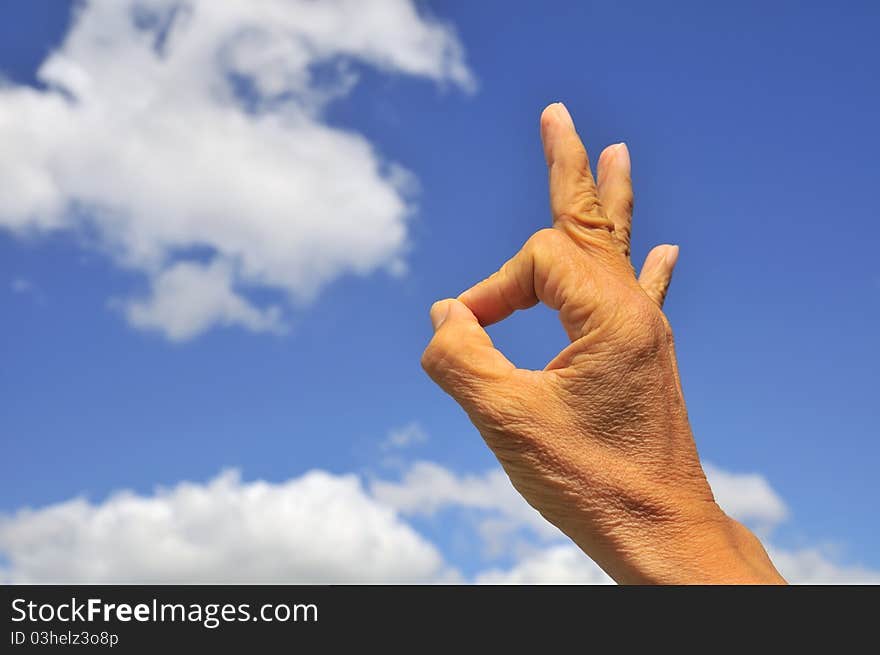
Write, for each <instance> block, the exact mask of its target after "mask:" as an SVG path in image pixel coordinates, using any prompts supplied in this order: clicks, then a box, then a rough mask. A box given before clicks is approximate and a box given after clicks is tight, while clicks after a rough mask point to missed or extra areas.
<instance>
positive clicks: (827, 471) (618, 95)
mask: <svg viewBox="0 0 880 655" xmlns="http://www.w3.org/2000/svg"><path fill="white" fill-rule="evenodd" d="M547 7H548V5H547V4H546V3H538V2H531V3H528V2H521V3H519V2H518V3H473V2H457V1H450V2H443V3H440V2H434V3H430V4H428V5H423V4H419V12H420V16H421V17H422V19H424V20H430V21H432V22H433V21H434V20H439V21H442V23H443V24H445V25H447V26H451V28H453V29H454V33H455V35H457V36H452V37H450V38H454V39H457V41H458V43H460V45H461V47H462V48H463V61H464V62H465V64H466V67H467V69H468V70H469V71H470V74H471V75H472V76H473V78H474V79H475V80H476V85H475V87H474V88H468V83H466V82H463V81H462V80H461V79H456V78H455V75H454V74H448V75H445V79H444V75H442V74H428V73H425V74H406V72H401V71H395V70H393V68H392V69H391V70H382V69H381V67H376V66H375V65H371V64H370V63H369V62H364V61H362V60H358V58H357V57H352V58H350V61H349V62H348V63H347V67H348V68H347V70H348V71H349V72H350V73H355V74H357V77H358V81H357V83H356V85H354V86H353V87H352V88H350V89H346V90H345V91H344V92H340V93H339V97H338V98H336V99H334V100H330V101H329V102H328V103H327V104H326V105H324V106H323V107H322V109H321V110H320V121H321V124H322V125H328V126H330V128H334V129H337V130H342V131H344V132H346V133H357V134H360V135H362V136H363V137H364V138H365V139H366V140H367V141H368V142H369V143H371V144H372V147H373V148H374V149H375V152H376V153H378V155H377V156H379V157H381V159H382V160H383V161H385V162H396V163H398V164H400V165H401V166H403V167H405V168H406V169H407V170H408V171H409V172H410V174H411V175H412V176H413V177H414V178H415V179H417V185H414V186H417V189H416V190H410V191H407V192H406V194H404V195H405V196H406V198H407V199H408V202H410V203H411V205H412V211H411V213H410V214H409V217H408V218H406V220H405V221H403V222H402V223H401V224H403V225H405V227H406V239H405V241H406V244H405V245H404V246H402V247H401V248H400V249H398V252H399V253H402V256H403V259H404V260H405V262H406V271H405V272H404V273H400V272H399V271H398V273H397V274H389V273H388V272H385V271H383V270H381V269H382V267H381V266H375V267H374V268H376V269H377V270H373V271H372V272H369V273H367V274H357V273H349V272H345V271H343V272H340V273H339V274H338V275H333V276H331V278H330V279H329V280H328V281H326V283H324V282H322V283H321V284H319V285H317V286H316V293H315V297H314V298H313V299H311V300H295V301H291V302H288V301H286V300H285V295H284V293H285V290H284V288H281V289H279V286H278V285H275V286H272V285H264V286H260V285H258V284H255V285H252V286H251V287H250V288H249V290H248V293H249V298H250V299H251V300H254V302H262V303H273V304H279V306H281V307H282V308H283V314H284V321H285V325H286V328H285V333H284V334H276V333H274V332H273V331H272V330H268V331H263V332H260V331H256V332H255V331H254V330H250V329H247V328H246V327H241V326H232V327H222V326H219V327H211V328H209V329H206V330H205V331H203V332H201V333H199V334H197V335H196V336H194V337H193V338H189V339H187V340H184V341H172V340H169V339H168V338H166V337H165V336H163V334H162V333H161V332H157V331H156V330H152V331H150V330H146V331H144V330H140V329H137V328H136V327H133V326H132V324H131V322H130V321H126V319H125V316H123V313H122V312H121V311H119V309H118V306H117V305H115V304H114V302H113V301H112V300H111V299H118V298H125V297H129V296H132V295H138V294H143V293H146V290H147V288H148V286H149V282H148V279H147V278H148V277H149V275H150V274H148V275H147V277H145V274H144V270H145V269H144V268H137V267H136V266H126V265H120V264H119V262H118V261H116V260H115V259H114V255H113V254H112V253H110V254H108V252H107V249H108V246H106V244H98V245H96V239H95V237H94V235H93V234H91V233H90V231H89V229H78V228H75V227H74V228H72V227H69V226H67V227H64V228H62V229H57V230H44V229H39V228H33V229H31V228H27V229H25V230H11V229H4V227H3V223H2V222H0V315H2V335H3V338H2V346H0V349H2V350H0V353H2V354H0V357H2V361H3V365H2V368H0V395H2V398H3V400H2V403H0V410H2V411H0V435H2V442H3V457H2V458H0V511H2V512H4V513H6V514H7V515H10V516H11V515H13V513H14V512H16V511H17V510H18V509H20V508H22V507H24V506H30V507H37V508H38V507H43V506H46V505H51V504H53V503H58V502H61V501H64V500H66V499H69V498H71V497H74V496H78V495H84V496H86V497H88V498H89V499H91V500H93V501H95V502H100V501H101V499H103V498H106V497H107V495H108V494H110V493H111V492H113V491H115V490H118V489H131V490H133V491H134V492H136V493H138V494H144V495H149V494H151V493H152V492H153V489H154V488H155V487H156V485H164V486H173V485H175V484H177V483H178V482H180V481H182V480H194V481H205V480H208V479H210V478H212V477H213V476H215V475H216V474H217V473H218V472H219V471H221V470H223V469H227V468H236V469H239V470H240V471H241V474H242V477H243V478H244V479H245V480H253V479H264V480H267V481H269V482H272V483H281V482H283V481H284V480H287V479H289V478H293V477H297V476H300V475H301V474H303V473H305V472H307V471H309V470H311V469H322V470H325V471H328V472H330V473H332V474H334V475H341V474H344V473H347V472H355V473H359V474H361V475H363V476H365V478H364V479H367V480H369V479H372V478H374V477H379V478H383V479H384V478H392V479H393V478H395V476H397V475H400V466H404V468H405V463H404V464H400V462H399V461H398V462H397V463H396V464H395V463H394V462H391V463H390V464H389V461H388V449H387V448H385V449H383V447H382V443H383V441H384V440H385V439H386V438H387V435H388V434H389V433H390V432H391V431H394V430H396V429H400V428H401V427H402V426H407V425H411V424H417V425H418V426H419V429H420V430H421V431H422V432H424V434H425V435H427V438H426V439H425V440H424V441H423V442H419V443H415V444H413V445H412V446H411V448H408V449H406V450H405V451H403V450H402V451H401V455H400V457H401V458H402V459H401V461H404V460H406V461H414V460H424V461H431V462H434V463H436V464H437V465H439V466H442V467H445V468H446V469H448V470H449V471H453V472H455V473H456V474H457V475H466V474H473V475H481V474H482V473H483V472H484V471H486V470H487V469H490V468H492V467H494V465H495V463H494V459H493V457H492V455H491V454H490V453H489V452H488V451H487V449H486V448H485V447H484V445H483V444H482V442H481V440H480V438H479V435H478V434H477V433H476V432H475V430H474V429H473V428H472V427H471V426H470V424H469V422H468V421H467V419H466V417H465V416H464V415H463V413H462V412H461V411H460V410H459V409H458V408H457V406H456V405H455V404H454V403H453V401H451V400H450V399H449V398H447V397H445V396H444V395H443V394H442V393H441V392H440V391H439V390H438V389H437V388H436V387H435V386H434V385H433V384H432V383H431V382H430V380H428V378H427V377H426V376H425V375H424V374H423V373H422V371H421V369H420V367H419V356H420V353H421V350H422V348H423V347H424V345H425V343H426V342H427V340H428V338H429V333H430V324H429V321H428V318H427V309H428V307H429V306H430V304H431V303H432V302H433V301H434V300H436V299H438V298H441V297H447V296H450V295H456V294H457V293H459V292H460V291H461V290H463V289H464V288H466V287H468V286H469V285H470V284H472V283H473V282H474V281H476V280H478V279H480V278H482V277H484V276H486V275H487V274H489V273H490V272H492V271H493V270H494V268H496V267H497V266H498V265H499V264H500V263H501V262H503V261H504V260H505V259H506V258H507V257H509V256H510V255H511V254H512V253H513V252H515V251H516V249H518V247H519V246H520V245H521V244H522V242H523V241H524V240H525V239H526V238H527V237H528V236H529V235H530V234H531V233H532V232H533V231H535V230H536V229H538V228H540V227H543V226H544V225H546V224H547V222H548V221H549V216H548V210H547V199H546V174H545V170H544V162H543V158H542V155H541V149H540V141H539V134H538V123H537V121H538V116H539V114H540V111H541V109H542V108H543V106H544V105H546V104H547V103H549V102H552V101H557V100H562V101H564V102H565V103H566V105H567V106H568V107H569V109H570V110H571V112H572V114H573V115H574V118H575V121H576V122H577V124H578V127H579V131H580V132H581V134H582V136H583V137H584V140H585V142H586V144H587V147H588V149H589V150H590V152H591V154H592V156H593V157H594V158H595V157H596V156H598V153H599V152H600V151H601V148H603V147H604V146H606V145H609V144H611V143H615V142H618V141H626V143H627V144H628V146H629V149H630V151H631V153H632V158H633V166H634V180H635V185H636V214H635V223H634V233H633V234H634V237H633V250H634V255H633V259H634V262H636V263H637V264H638V263H640V262H641V261H642V259H643V258H644V256H645V254H646V253H647V251H648V250H649V249H650V247H652V246H653V245H655V244H657V243H661V242H667V243H677V244H679V245H680V246H681V256H680V259H679V265H678V268H677V270H676V273H675V279H674V280H673V284H672V289H671V291H670V294H669V297H668V299H667V304H666V312H667V315H668V316H669V318H670V321H671V323H672V325H673V328H674V330H675V334H676V343H677V351H678V356H679V361H680V367H681V373H682V378H683V384H684V389H685V395H686V398H687V401H688V408H689V412H690V416H691V419H692V424H693V428H694V432H695V435H696V438H697V443H698V446H699V449H700V452H701V455H702V456H703V458H704V459H706V460H708V461H710V462H712V463H713V464H714V465H716V466H718V467H720V468H722V469H724V470H725V471H730V472H735V473H757V474H760V476H762V477H763V478H764V479H765V480H766V481H768V483H769V484H770V485H772V488H773V490H775V493H776V494H778V496H779V497H781V498H783V499H784V502H785V504H786V505H787V507H788V510H789V517H788V519H787V520H785V521H782V522H780V524H779V525H778V526H775V528H774V531H773V537H772V539H773V543H774V544H775V545H776V546H777V547H779V548H787V549H790V550H797V549H799V548H808V547H810V548H812V547H822V548H825V549H826V551H828V552H830V553H831V554H830V555H829V557H831V558H832V559H833V560H834V561H835V562H838V563H840V564H841V565H849V564H861V565H862V566H864V567H867V568H871V569H878V568H880V555H878V553H880V540H878V536H877V534H878V533H877V529H876V520H874V519H873V517H874V515H875V514H876V509H875V504H876V499H877V497H878V493H880V486H878V482H877V474H876V468H877V462H878V461H880V445H878V443H880V442H878V439H877V437H878V430H877V391H876V385H877V370H878V364H880V357H878V348H877V342H876V326H877V324H878V319H880V273H878V270H877V266H876V264H875V258H876V254H875V251H876V248H877V245H878V243H880V227H878V222H877V220H876V216H877V210H876V179H875V178H876V176H877V173H878V166H877V153H878V152H880V130H878V129H877V126H876V117H877V116H878V115H880V90H878V87H877V84H876V80H877V79H880V70H878V68H880V56H878V54H880V53H878V51H877V45H876V39H875V38H874V37H875V35H876V32H877V30H878V28H880V10H878V8H877V6H876V4H874V3H848V4H847V5H846V6H845V7H842V6H831V5H827V6H826V7H825V8H819V7H813V6H810V7H805V6H804V5H803V3H794V2H792V3H773V4H772V6H770V5H768V4H767V3H757V2H742V3H735V4H730V5H728V6H720V5H718V4H717V3H715V4H707V3H696V2H693V3H691V2H684V3H673V4H672V5H668V4H666V5H663V6H660V5H658V4H657V3H647V2H645V3H580V2H570V3H554V8H553V11H550V10H548V8H547ZM0 17H2V18H0V44H2V45H0V72H2V74H3V76H4V77H6V78H7V80H8V81H10V83H11V84H13V85H17V86H21V85H31V86H34V85H39V83H38V82H37V80H36V70H37V68H38V67H39V65H40V63H41V62H42V61H43V60H44V59H45V57H46V56H47V54H48V53H50V52H51V51H53V50H54V49H56V48H57V47H59V45H60V44H61V42H62V39H63V37H64V35H65V34H66V33H67V31H68V30H69V29H70V23H69V7H68V6H66V5H65V3H62V2H49V1H39V2H37V1H31V0H28V1H24V0H21V1H17V2H11V3H6V4H4V7H3V8H2V9H0ZM450 34H451V32H450ZM341 60H343V61H344V60H345V58H344V57H343V58H341ZM329 74H331V75H332V74H335V73H334V72H333V70H332V68H331V70H330V73H329ZM9 115H11V114H7V115H6V116H7V119H8V116H9ZM3 117H4V114H3V113H2V112H0V133H4V134H5V132H3V131H2V130H3V126H2V120H3ZM6 129H10V128H8V126H7V128H6ZM13 129H14V128H13ZM216 138H220V139H222V138H223V135H222V134H217V135H216ZM11 156H12V155H11V154H10V153H9V152H8V151H7V152H6V153H5V154H4V153H2V152H0V159H6V160H7V161H6V162H4V163H5V164H6V165H8V166H12V165H14V163H15V162H14V161H12V162H11V163H10V160H9V158H10V157H11ZM72 156H73V157H74V159H76V153H74V154H73V155H72ZM233 164H234V167H233V169H245V168H247V167H248V165H249V162H248V161H246V160H243V161H237V162H233ZM0 170H4V169H3V166H0ZM68 191H69V193H70V194H72V195H74V196H75V195H76V193H77V189H75V188H73V189H70V190H68ZM216 193H217V194H218V195H219V196H220V197H221V200H222V194H223V193H224V190H223V188H222V187H221V188H217V191H216ZM0 196H2V194H0ZM86 222H87V221H86ZM98 241H99V239H98ZM491 334H492V336H493V338H495V339H496V343H497V344H498V345H499V347H500V348H501V349H502V350H503V351H504V352H505V353H507V354H508V355H509V356H510V357H511V358H512V359H513V360H514V361H515V362H516V363H518V364H519V365H521V366H526V367H531V368H539V367H543V365H544V364H545V363H546V362H547V361H548V360H549V359H550V358H551V357H552V355H553V354H555V352H556V351H557V350H558V349H559V348H560V347H561V345H562V344H563V339H564V334H563V333H562V330H561V328H560V326H559V325H558V324H557V323H556V320H555V317H554V316H553V315H552V314H551V313H550V312H548V311H546V310H544V309H540V308H539V309H536V310H533V311H531V312H528V313H523V314H521V315H517V316H515V317H513V318H512V319H510V320H509V321H507V322H505V323H503V324H501V325H499V326H497V327H495V328H493V329H492V331H491ZM410 523H411V524H412V525H413V526H414V527H415V529H416V530H417V531H419V532H420V533H421V534H423V535H426V538H428V539H429V540H430V541H431V542H432V543H434V544H436V546H437V548H438V549H439V550H440V552H442V553H443V555H444V557H445V558H446V560H447V562H448V563H450V564H451V565H454V566H455V567H457V568H458V569H459V570H461V571H463V572H464V573H465V574H467V575H470V574H472V573H473V572H475V571H477V570H479V569H480V568H481V567H483V566H484V565H486V557H485V556H484V555H483V554H480V552H477V551H479V549H478V548H475V547H472V546H473V544H472V542H471V540H472V539H474V537H473V536H472V535H471V536H467V535H469V534H470V532H468V530H469V529H470V528H469V526H470V524H469V523H468V520H467V519H466V518H461V513H456V512H445V513H443V512H441V513H440V514H438V515H436V516H433V517H431V516H427V517H424V516H423V517H419V516H416V517H414V518H412V519H410ZM823 552H825V551H823ZM505 557H506V559H505ZM505 557H503V558H501V559H500V560H499V561H500V562H501V563H502V564H504V563H510V562H512V561H513V560H514V559H515V556H514V555H513V554H509V555H507V556H505Z"/></svg>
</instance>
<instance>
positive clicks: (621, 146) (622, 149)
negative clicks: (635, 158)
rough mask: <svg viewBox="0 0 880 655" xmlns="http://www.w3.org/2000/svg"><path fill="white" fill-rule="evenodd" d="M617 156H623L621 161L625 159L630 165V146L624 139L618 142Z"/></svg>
mask: <svg viewBox="0 0 880 655" xmlns="http://www.w3.org/2000/svg"><path fill="white" fill-rule="evenodd" d="M617 156H618V157H620V158H621V161H625V162H626V165H627V167H629V165H630V161H629V148H627V147H626V144H625V143H624V142H623V141H621V142H620V143H618V144H617Z"/></svg>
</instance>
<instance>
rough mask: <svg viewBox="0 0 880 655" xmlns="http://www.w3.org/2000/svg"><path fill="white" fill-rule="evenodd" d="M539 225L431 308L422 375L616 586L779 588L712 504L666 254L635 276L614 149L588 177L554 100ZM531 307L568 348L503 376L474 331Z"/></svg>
mask: <svg viewBox="0 0 880 655" xmlns="http://www.w3.org/2000/svg"><path fill="white" fill-rule="evenodd" d="M541 135H542V139H543V142H544V152H545V156H546V159H547V165H548V168H549V174H550V206H551V213H552V215H553V227H552V228H547V229H543V230H540V231H538V232H537V233H535V234H534V235H533V236H532V237H531V238H530V239H529V240H528V241H527V242H526V244H525V245H524V246H523V248H522V249H521V250H520V251H519V252H518V253H517V254H516V255H515V256H514V257H513V258H512V259H510V260H509V261H508V262H507V263H505V264H504V265H503V266H502V267H501V269H500V270H499V271H498V272H496V273H495V274H493V275H492V276H491V277H489V278H488V279H486V280H483V281H482V282H479V283H478V284H476V285H475V286H473V287H472V288H470V289H468V290H467V291H465V292H464V293H463V294H461V295H460V296H459V297H458V298H457V299H447V300H442V301H439V302H437V303H435V304H434V306H433V307H432V308H431V319H432V322H433V323H434V327H435V333H434V337H433V339H432V340H431V342H430V344H429V345H428V347H427V349H426V350H425V353H424V355H423V357H422V365H423V367H424V368H425V370H426V371H427V372H428V374H429V375H430V376H431V377H432V378H433V379H434V380H435V381H436V382H437V383H438V384H439V385H440V386H441V387H442V388H443V389H444V390H445V391H446V392H447V393H449V394H450V395H451V396H452V397H453V398H454V399H455V400H456V401H458V403H459V404H460V405H461V406H462V408H463V409H464V410H465V411H466V412H467V414H468V416H469V417H470V419H471V420H472V421H473V423H474V425H475V426H476V427H477V429H478V430H479V431H480V433H481V434H482V435H483V438H484V439H485V441H486V443H487V444H488V446H489V447H490V448H491V449H492V451H493V452H494V453H495V455H496V456H497V458H498V460H499V461H500V462H501V465H502V466H503V467H504V470H505V471H506V472H507V474H508V475H509V476H510V479H511V482H512V483H513V485H514V487H515V488H516V489H517V490H518V491H519V492H520V493H521V494H522V495H523V496H524V497H525V499H526V500H527V501H528V502H529V503H530V504H531V505H532V506H533V507H535V508H536V509H537V510H538V511H540V512H541V514H542V515H543V516H544V517H545V518H546V519H547V520H548V521H550V522H551V523H553V524H554V525H556V526H557V527H558V528H559V529H560V530H562V531H563V532H564V533H565V534H567V535H568V536H569V537H571V539H572V540H573V541H574V542H575V543H577V544H578V546H580V547H581V548H582V549H583V550H584V552H586V553H587V554H588V555H589V556H590V557H592V558H593V559H594V560H595V561H596V562H597V563H598V564H599V565H600V566H601V567H602V568H603V569H604V570H605V571H606V572H607V573H608V574H609V575H611V576H612V577H613V578H614V579H615V580H617V581H618V582H621V583H775V582H784V580H782V578H781V577H780V576H779V574H778V573H777V572H776V570H775V568H774V567H773V564H772V563H771V562H770V559H769V558H768V557H767V554H766V553H765V551H764V549H763V547H762V546H761V544H760V542H759V541H758V540H757V538H755V536H754V535H752V533H751V532H749V531H748V530H747V529H746V528H745V527H743V526H742V525H740V524H739V523H737V522H736V521H734V520H733V519H731V518H729V517H727V516H726V515H725V514H724V513H723V512H722V511H721V509H720V508H719V507H718V505H717V504H716V503H715V500H714V498H713V495H712V491H711V489H710V488H709V485H708V483H707V481H706V476H705V474H704V473H703V469H702V467H701V465H700V460H699V457H698V455H697V450H696V446H695V444H694V440H693V436H692V434H691V430H690V425H689V422H688V417H687V410H686V408H685V402H684V397H683V395H682V391H681V384H680V382H679V377H678V369H677V366H676V359H675V352H674V348H673V340H672V331H671V329H670V326H669V322H668V321H667V320H666V317H665V316H664V314H663V312H662V311H661V308H662V305H663V300H664V297H665V295H666V289H667V287H668V285H669V281H670V278H671V275H672V269H673V267H674V265H675V261H676V259H677V256H678V248H677V246H668V245H663V246H657V247H656V248H654V250H652V251H651V253H650V254H649V255H648V257H647V259H646V261H645V263H644V265H643V267H642V270H641V273H640V275H639V277H638V278H636V276H635V274H634V271H633V267H632V264H631V263H630V259H629V253H630V247H629V237H630V227H631V217H632V208H633V194H632V184H631V180H630V160H629V153H628V151H627V148H626V146H625V145H623V144H617V145H614V146H610V147H609V148H606V149H605V151H604V152H603V153H602V155H601V156H600V158H599V162H598V182H596V181H594V179H593V176H592V173H591V170H590V165H589V160H588V157H587V153H586V151H585V149H584V146H583V144H582V142H581V140H580V138H579V136H578V134H577V132H576V130H575V127H574V123H573V122H572V119H571V117H570V115H569V113H568V111H567V110H566V109H565V107H564V106H563V105H562V104H559V103H557V104H553V105H550V106H549V107H547V109H545V110H544V113H543V114H542V116H541ZM538 302H542V303H544V304H545V305H547V306H549V307H551V308H552V309H554V310H557V311H558V312H559V318H560V320H561V322H562V325H563V327H564V328H565V331H566V333H567V335H568V337H569V339H570V340H571V343H570V345H569V346H567V347H566V348H565V349H563V350H562V352H560V353H559V354H558V355H557V356H556V357H555V358H554V359H553V361H551V362H550V363H549V364H548V365H547V367H546V368H545V369H544V370H543V371H530V370H523V369H518V368H516V367H515V366H514V365H513V364H512V363H511V362H510V361H508V360H507V359H506V358H505V357H504V355H502V354H501V353H500V352H499V351H498V350H496V349H495V348H494V346H493V345H492V341H491V339H490V338H489V336H488V334H487V333H486V331H485V330H484V329H483V326H486V325H490V324H492V323H495V322H497V321H500V320H502V319H504V318H506V317H507V316H509V315H510V314H511V313H513V312H514V311H516V310H521V309H527V308H529V307H532V306H533V305H535V304H537V303H538Z"/></svg>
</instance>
